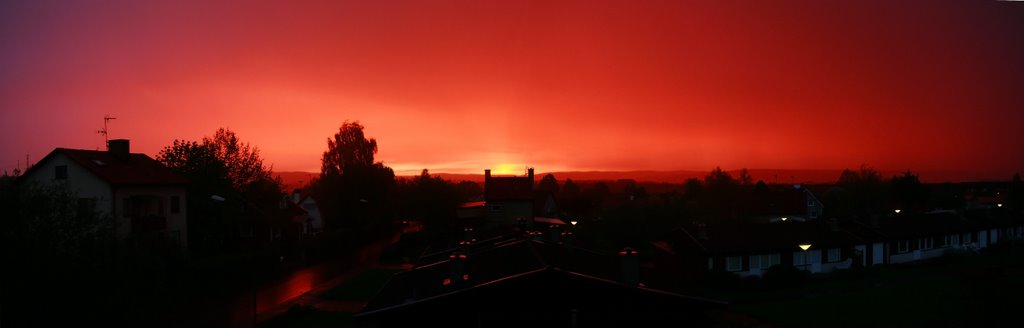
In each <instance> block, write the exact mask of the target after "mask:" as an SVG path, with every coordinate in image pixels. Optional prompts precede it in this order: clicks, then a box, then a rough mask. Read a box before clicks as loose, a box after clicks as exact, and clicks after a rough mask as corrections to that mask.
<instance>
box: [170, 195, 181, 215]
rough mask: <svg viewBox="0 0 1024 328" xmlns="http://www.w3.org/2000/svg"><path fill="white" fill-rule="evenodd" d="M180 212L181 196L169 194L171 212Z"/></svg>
mask: <svg viewBox="0 0 1024 328" xmlns="http://www.w3.org/2000/svg"><path fill="white" fill-rule="evenodd" d="M178 213H181V197H178V196H171V214H178Z"/></svg>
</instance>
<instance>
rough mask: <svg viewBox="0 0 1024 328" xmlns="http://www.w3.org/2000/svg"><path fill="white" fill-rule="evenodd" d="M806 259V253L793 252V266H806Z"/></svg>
mask: <svg viewBox="0 0 1024 328" xmlns="http://www.w3.org/2000/svg"><path fill="white" fill-rule="evenodd" d="M806 259H807V254H806V252H793V266H801V265H804V264H806Z"/></svg>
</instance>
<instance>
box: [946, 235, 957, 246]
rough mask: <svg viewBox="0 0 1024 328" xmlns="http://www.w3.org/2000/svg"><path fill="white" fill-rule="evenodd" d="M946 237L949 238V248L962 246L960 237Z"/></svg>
mask: <svg viewBox="0 0 1024 328" xmlns="http://www.w3.org/2000/svg"><path fill="white" fill-rule="evenodd" d="M946 237H947V238H949V246H958V245H960V235H948V236H946Z"/></svg>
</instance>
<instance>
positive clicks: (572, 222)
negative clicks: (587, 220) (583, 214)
mask: <svg viewBox="0 0 1024 328" xmlns="http://www.w3.org/2000/svg"><path fill="white" fill-rule="evenodd" d="M577 223H579V222H578V221H576V220H572V221H569V224H571V225H573V226H575V225H576V224H577Z"/></svg>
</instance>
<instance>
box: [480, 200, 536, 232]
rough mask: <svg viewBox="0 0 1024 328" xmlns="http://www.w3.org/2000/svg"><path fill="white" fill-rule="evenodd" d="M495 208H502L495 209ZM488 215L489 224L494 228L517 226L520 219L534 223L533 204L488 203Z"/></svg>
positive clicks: (513, 202) (512, 202)
mask: <svg viewBox="0 0 1024 328" xmlns="http://www.w3.org/2000/svg"><path fill="white" fill-rule="evenodd" d="M494 206H500V209H495V207H494ZM484 210H485V211H486V213H487V224H488V225H490V226H492V227H500V226H510V225H514V224H516V223H517V222H518V221H517V220H518V219H520V218H523V219H526V220H527V222H531V221H533V220H532V219H533V202H518V201H508V202H497V201H491V202H487V204H486V206H485V209H484Z"/></svg>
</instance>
